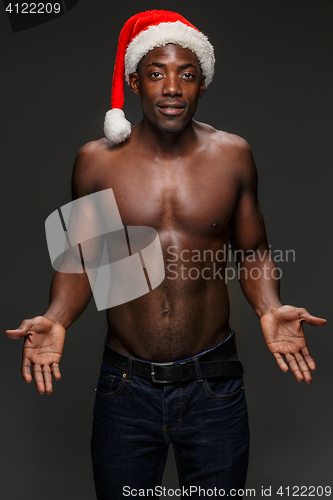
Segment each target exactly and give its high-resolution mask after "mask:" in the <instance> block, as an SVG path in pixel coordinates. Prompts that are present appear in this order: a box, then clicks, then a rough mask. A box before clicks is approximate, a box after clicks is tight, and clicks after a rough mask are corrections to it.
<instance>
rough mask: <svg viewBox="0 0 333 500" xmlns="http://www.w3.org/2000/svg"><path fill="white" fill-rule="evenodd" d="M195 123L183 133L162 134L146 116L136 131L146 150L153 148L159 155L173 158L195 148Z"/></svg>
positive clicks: (191, 123)
mask: <svg viewBox="0 0 333 500" xmlns="http://www.w3.org/2000/svg"><path fill="white" fill-rule="evenodd" d="M195 123H196V122H195V121H194V120H193V119H191V120H190V121H189V123H188V124H187V125H186V127H185V128H184V129H183V130H182V131H181V132H162V131H161V130H159V129H157V128H156V127H155V126H154V125H153V124H152V123H151V122H150V121H149V120H148V119H147V118H146V117H145V116H144V117H143V119H142V121H141V122H140V123H139V124H138V125H137V126H136V127H134V129H136V130H135V133H136V136H137V139H138V140H139V141H140V144H144V146H145V148H152V150H153V151H155V153H156V154H157V155H163V156H172V155H179V154H182V153H185V151H186V150H188V149H189V148H192V147H193V146H194V144H195V142H196V141H197V132H196V130H195Z"/></svg>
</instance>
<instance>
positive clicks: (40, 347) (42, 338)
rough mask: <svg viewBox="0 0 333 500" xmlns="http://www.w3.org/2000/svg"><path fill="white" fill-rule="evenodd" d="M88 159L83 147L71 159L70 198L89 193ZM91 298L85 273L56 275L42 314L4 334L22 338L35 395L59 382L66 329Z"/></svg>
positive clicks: (24, 369) (26, 373)
mask: <svg viewBox="0 0 333 500" xmlns="http://www.w3.org/2000/svg"><path fill="white" fill-rule="evenodd" d="M89 156H90V155H89V154H87V153H86V151H85V148H83V150H81V151H80V152H79V153H78V155H77V158H76V160H75V164H74V170H73V177H72V194H73V199H76V198H80V197H82V196H85V195H86V194H89V192H88V186H89V182H90V179H89V175H87V173H88V172H89ZM80 267H81V266H80ZM81 269H82V267H81ZM91 295H92V291H91V287H90V284H89V281H88V277H87V274H86V273H85V272H83V273H82V272H81V273H79V274H72V273H64V272H57V273H56V274H55V276H54V278H53V281H52V284H51V290H50V302H49V306H48V309H47V311H46V312H45V314H44V315H43V316H36V317H34V318H30V319H26V320H24V321H23V322H22V323H21V325H20V327H19V328H17V329H15V330H7V331H6V335H7V336H8V337H10V338H13V339H19V338H23V337H24V346H23V354H22V368H21V370H22V375H23V378H24V380H25V381H26V382H28V383H29V382H31V380H32V378H33V379H34V381H35V384H36V388H37V390H38V392H39V393H41V394H43V393H44V392H45V391H46V392H47V393H51V392H52V390H53V387H52V375H53V376H54V378H55V379H56V380H58V379H60V377H61V374H60V370H59V362H60V359H61V356H62V352H63V348H64V342H65V334H66V329H67V328H68V327H69V326H70V325H71V324H72V323H73V322H74V321H75V320H76V319H77V318H78V317H79V316H80V314H82V312H83V311H84V309H85V308H86V306H87V305H88V303H89V300H90V298H91Z"/></svg>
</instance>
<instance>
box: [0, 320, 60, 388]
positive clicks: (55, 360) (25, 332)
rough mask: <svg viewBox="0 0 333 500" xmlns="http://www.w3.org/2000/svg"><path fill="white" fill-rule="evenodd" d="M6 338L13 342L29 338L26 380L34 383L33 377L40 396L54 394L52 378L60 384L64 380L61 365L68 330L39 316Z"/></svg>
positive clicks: (25, 352)
mask: <svg viewBox="0 0 333 500" xmlns="http://www.w3.org/2000/svg"><path fill="white" fill-rule="evenodd" d="M6 335H7V337H10V338H12V339H20V338H22V337H25V339H24V346H23V354H22V368H21V371H22V375H23V378H24V380H25V381H26V382H28V383H30V382H31V380H32V377H33V378H34V381H35V384H36V388H37V391H38V392H39V393H40V394H43V393H44V392H45V391H46V392H47V393H48V394H51V392H52V391H53V387H52V375H51V374H53V376H54V378H55V379H56V380H59V379H60V378H61V374H60V370H59V362H60V359H61V355H62V351H63V349H64V342H65V335H66V331H65V328H64V327H63V326H62V325H61V324H60V323H58V322H55V321H53V320H51V319H48V318H45V317H44V316H36V317H35V318H32V319H25V320H24V321H22V323H21V325H20V327H19V328H17V329H16V330H6ZM31 371H32V375H31Z"/></svg>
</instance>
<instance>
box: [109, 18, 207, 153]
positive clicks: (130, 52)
mask: <svg viewBox="0 0 333 500" xmlns="http://www.w3.org/2000/svg"><path fill="white" fill-rule="evenodd" d="M152 56H155V57H153V60H150V59H151V57H152ZM157 56H158V58H159V60H158V61H157V60H155V59H156V57H157ZM178 56H179V57H181V58H182V64H177V61H176V59H177V57H178ZM147 58H148V59H149V61H150V63H149V64H151V63H154V62H155V63H158V64H157V65H155V67H156V68H157V71H155V73H156V75H155V76H150V75H151V74H150V73H149V68H151V66H149V64H147ZM214 63H215V58H214V49H213V47H212V45H211V44H210V43H209V41H208V39H207V37H206V36H205V35H203V33H201V32H200V31H198V30H197V28H195V27H194V26H193V25H192V24H190V23H189V22H188V21H187V20H186V19H185V18H184V17H183V16H181V15H179V14H177V13H175V12H169V11H162V10H153V11H147V12H142V13H140V14H136V15H135V16H133V17H131V18H130V19H129V20H128V21H127V22H126V23H125V25H124V27H123V29H122V31H121V33H120V36H119V41H118V49H117V56H116V63H115V68H114V74H113V83H112V98H111V107H112V110H111V111H108V112H107V114H106V117H105V122H104V133H105V136H106V137H107V139H109V140H110V141H111V142H112V143H114V144H119V143H120V142H123V141H124V140H126V139H127V138H128V137H129V135H130V133H131V125H130V123H129V122H128V121H127V120H126V119H125V117H124V113H123V111H122V107H123V104H124V88H123V81H124V76H125V78H126V81H127V83H129V84H130V85H131V88H132V90H133V91H134V92H135V93H137V94H138V95H140V97H141V100H142V106H143V109H144V113H145V114H146V116H147V117H148V119H149V120H151V121H152V123H154V124H155V125H156V126H158V127H161V128H160V129H161V130H166V131H172V130H173V129H175V130H179V129H182V128H184V127H185V126H186V120H187V122H188V121H189V120H190V119H191V117H192V116H193V114H194V111H195V107H196V104H197V99H198V97H200V96H201V95H202V93H203V91H204V88H205V86H206V87H207V86H208V85H209V83H210V82H211V81H212V78H213V74H214ZM188 64H190V65H192V66H188V68H185V66H186V65H188ZM138 66H139V71H137V70H138ZM148 66H149V68H148ZM181 66H184V67H183V68H182V67H181ZM190 67H191V68H193V75H192V76H190V73H191V71H184V70H186V69H189V68H190ZM162 68H163V71H164V72H163V71H160V73H161V74H160V75H159V76H157V73H158V69H161V70H162ZM195 72H196V73H195ZM151 73H154V72H151ZM187 73H188V75H187V76H185V75H186V74H187ZM194 73H195V75H194ZM133 75H134V76H133ZM176 75H178V76H177V78H176ZM192 77H193V81H192V80H191V78H192ZM176 79H177V81H178V83H177V85H176V87H177V90H176V91H175V90H172V89H171V91H170V88H171V87H172V86H174V85H175V81H176ZM162 81H163V84H162ZM170 82H171V87H170ZM167 87H169V90H168V89H167ZM153 89H154V90H153ZM157 89H158V91H157ZM155 91H157V92H155ZM158 93H160V96H158V95H157V94H158ZM184 93H185V94H186V95H185V94H184ZM181 95H182V96H183V97H181ZM184 95H185V97H184ZM172 96H173V97H172ZM167 99H168V100H169V104H172V106H174V104H175V103H176V101H178V104H180V103H181V102H182V106H183V111H179V114H177V113H178V112H177V111H168V110H167V109H166V106H164V105H162V103H163V102H164V104H167V103H168V100H167ZM162 108H164V111H163V109H162Z"/></svg>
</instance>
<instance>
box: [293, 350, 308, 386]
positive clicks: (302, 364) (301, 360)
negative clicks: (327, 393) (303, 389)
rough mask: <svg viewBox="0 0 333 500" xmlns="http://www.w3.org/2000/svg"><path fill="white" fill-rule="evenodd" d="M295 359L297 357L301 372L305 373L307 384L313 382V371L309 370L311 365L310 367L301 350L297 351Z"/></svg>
mask: <svg viewBox="0 0 333 500" xmlns="http://www.w3.org/2000/svg"><path fill="white" fill-rule="evenodd" d="M295 359H296V362H297V364H298V366H299V369H300V370H301V372H302V374H303V377H304V380H305V382H306V383H307V384H309V383H310V382H312V376H311V372H310V370H309V367H308V365H307V363H306V361H305V359H304V358H303V356H302V354H301V353H299V352H297V353H295Z"/></svg>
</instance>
